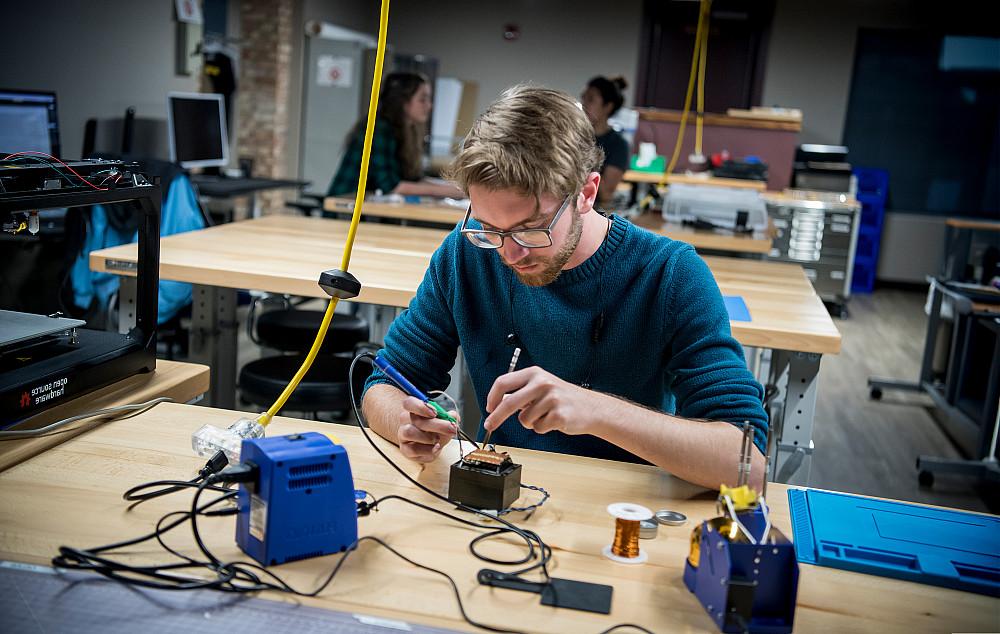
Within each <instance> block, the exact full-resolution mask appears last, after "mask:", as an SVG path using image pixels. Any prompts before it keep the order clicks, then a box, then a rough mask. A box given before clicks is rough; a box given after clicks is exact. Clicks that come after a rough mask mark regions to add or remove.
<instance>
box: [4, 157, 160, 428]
mask: <svg viewBox="0 0 1000 634" xmlns="http://www.w3.org/2000/svg"><path fill="white" fill-rule="evenodd" d="M119 167H128V168H130V169H132V171H133V173H136V172H135V171H134V166H122V165H121V164H119ZM7 169H11V170H13V169H17V170H18V171H19V172H22V173H23V172H24V171H25V170H24V168H4V167H3V166H0V175H4V174H2V173H3V172H4V171H7ZM6 175H8V176H9V174H6ZM160 196H161V194H160V186H159V184H158V183H155V184H151V183H148V182H145V179H144V178H143V182H138V180H133V181H132V184H131V185H128V186H117V187H116V186H111V187H106V188H100V189H96V188H83V187H79V188H78V187H66V188H63V189H43V188H32V189H23V190H21V191H10V190H9V188H8V191H3V192H0V219H6V218H7V217H9V216H12V215H13V214H16V213H19V212H20V213H29V212H32V211H37V210H42V209H59V208H65V207H89V206H93V205H101V204H113V203H129V202H135V203H137V213H140V214H141V216H142V217H141V219H140V222H139V227H138V239H139V240H138V242H139V244H138V248H139V260H138V262H139V264H138V266H137V267H136V271H135V274H136V277H137V280H136V283H137V289H136V290H137V292H136V299H135V325H134V326H133V327H131V328H130V329H129V330H128V332H127V333H125V334H123V335H112V334H111V333H105V332H103V331H101V332H99V331H90V332H89V333H88V332H87V331H86V330H85V329H81V330H82V332H81V333H80V335H83V336H80V337H79V345H80V346H81V347H80V349H79V350H77V351H74V352H73V353H72V354H67V355H65V356H64V357H63V359H64V360H60V359H58V358H57V359H53V358H49V359H45V360H43V361H39V362H38V363H31V364H27V365H24V366H23V367H18V368H16V369H6V370H3V371H0V428H4V427H9V426H11V425H14V424H16V423H18V422H20V421H23V420H24V419H25V418H27V417H29V416H31V415H33V414H36V413H38V412H40V411H43V410H45V409H47V408H49V407H51V406H53V405H56V404H58V403H61V402H63V401H65V400H68V399H69V398H72V397H76V396H79V395H81V394H85V393H87V392H91V391H93V390H96V389H98V388H101V387H104V386H106V385H109V384H111V383H114V382H116V381H119V380H121V379H124V378H126V377H129V376H132V375H135V374H138V373H141V372H152V371H153V370H154V369H155V368H156V325H157V316H158V309H157V294H158V288H159V260H160V200H161V199H160ZM88 335H92V336H90V339H89V341H93V345H91V348H92V351H93V354H90V353H88V345H90V344H88ZM113 336H117V337H119V338H121V339H120V345H118V346H117V347H116V346H115V345H114V343H113V342H111V340H110V338H111V337H113ZM59 384H61V385H60V389H61V391H60V392H58V396H57V397H51V398H46V399H38V398H36V396H35V395H36V394H40V393H41V392H40V391H44V390H45V389H46V386H54V385H59Z"/></svg>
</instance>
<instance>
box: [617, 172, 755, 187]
mask: <svg viewBox="0 0 1000 634" xmlns="http://www.w3.org/2000/svg"><path fill="white" fill-rule="evenodd" d="M662 178H663V174H662V173H660V172H640V171H639V170H626V171H625V175H624V176H623V177H622V180H623V181H625V182H626V183H637V184H638V183H642V184H646V185H655V184H657V183H659V182H660V180H661V179H662ZM666 184H667V185H706V186H710V187H736V188H738V189H754V190H757V191H759V192H762V191H764V189H765V187H766V186H767V183H765V182H764V181H754V180H748V179H745V178H716V177H714V176H688V175H687V174H670V175H669V176H667V183H666Z"/></svg>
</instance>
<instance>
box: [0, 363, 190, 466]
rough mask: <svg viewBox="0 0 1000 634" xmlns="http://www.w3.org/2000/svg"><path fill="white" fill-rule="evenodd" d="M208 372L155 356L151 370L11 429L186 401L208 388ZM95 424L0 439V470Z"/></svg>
mask: <svg viewBox="0 0 1000 634" xmlns="http://www.w3.org/2000/svg"><path fill="white" fill-rule="evenodd" d="M208 374H209V373H208V368H207V367H205V366H203V365H197V364H194V363H178V362H177V361H166V360H163V359H158V360H157V361H156V370H155V371H153V372H150V373H147V374H137V375H135V376H130V377H128V378H127V379H122V380H121V381H118V382H117V383H112V384H111V385H108V386H105V387H103V388H101V389H99V390H95V391H93V392H90V393H88V394H85V395H83V396H80V397H78V398H75V399H72V400H70V401H66V402H65V403H60V404H59V405H56V406H55V407H52V408H50V409H48V410H45V411H44V412H42V413H41V414H39V415H37V416H35V417H33V418H32V419H31V420H30V421H28V422H27V423H24V424H21V425H15V426H14V427H12V428H11V429H12V430H24V429H39V428H41V427H44V426H45V425H48V424H50V423H53V422H55V421H57V420H62V419H64V418H69V417H70V416H76V415H78V414H85V413H87V412H93V411H95V410H99V409H105V408H107V407H117V406H119V405H130V404H132V403H144V402H146V401H149V400H152V399H154V398H158V397H160V396H169V397H170V398H172V399H174V401H176V402H178V403H188V402H190V401H193V400H195V399H198V398H199V397H201V395H202V394H204V393H205V392H207V391H208ZM95 424H97V421H82V422H80V423H74V424H72V425H71V426H70V427H69V428H67V431H63V432H60V433H57V434H52V435H49V436H42V437H39V438H25V439H22V440H4V441H0V471H3V470H4V469H8V468H10V467H12V466H14V465H16V464H18V463H20V462H22V461H24V460H27V459H28V458H31V457H32V456H35V455H38V454H39V453H41V452H43V451H45V450H47V449H50V448H52V447H55V446H56V445H58V444H60V443H63V442H65V441H67V440H69V439H71V438H73V437H74V436H77V435H79V434H81V433H83V432H85V431H87V430H88V429H92V428H93V427H94V426H95ZM112 424H114V423H112Z"/></svg>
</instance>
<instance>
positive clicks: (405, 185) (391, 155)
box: [327, 73, 462, 197]
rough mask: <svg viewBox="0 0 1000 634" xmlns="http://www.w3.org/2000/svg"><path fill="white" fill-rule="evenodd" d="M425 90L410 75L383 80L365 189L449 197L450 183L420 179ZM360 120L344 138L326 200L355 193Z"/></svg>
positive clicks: (421, 80) (422, 81)
mask: <svg viewBox="0 0 1000 634" xmlns="http://www.w3.org/2000/svg"><path fill="white" fill-rule="evenodd" d="M431 103H432V102H431V86H430V83H429V82H428V81H427V78H426V77H424V76H423V75H418V74H416V73H392V74H390V75H389V76H387V77H386V78H385V84H384V85H383V87H382V93H381V95H380V96H379V103H378V112H377V114H376V115H375V130H374V132H373V135H372V152H371V158H370V160H369V162H368V181H367V187H366V189H367V191H371V192H373V191H376V190H380V191H381V192H382V193H383V194H400V195H403V196H455V197H461V196H462V192H461V191H460V190H459V189H458V188H457V187H454V186H452V185H447V184H439V183H432V182H430V181H426V180H422V177H423V169H422V166H421V158H422V156H423V144H424V137H425V135H426V130H427V120H428V119H429V118H430V113H431ZM366 123H367V121H366V119H362V120H361V121H358V123H357V124H356V125H355V126H354V128H353V129H352V130H351V132H350V133H349V134H348V135H347V141H346V145H347V151H346V152H345V153H344V158H343V159H341V161H340V167H339V168H337V173H336V174H335V175H334V177H333V181H332V182H331V183H330V188H329V190H328V191H327V196H339V195H342V194H347V193H353V192H355V191H357V187H358V177H359V175H360V174H361V155H362V148H363V146H364V142H365V124H366Z"/></svg>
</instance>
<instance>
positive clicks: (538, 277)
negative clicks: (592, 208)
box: [507, 213, 583, 286]
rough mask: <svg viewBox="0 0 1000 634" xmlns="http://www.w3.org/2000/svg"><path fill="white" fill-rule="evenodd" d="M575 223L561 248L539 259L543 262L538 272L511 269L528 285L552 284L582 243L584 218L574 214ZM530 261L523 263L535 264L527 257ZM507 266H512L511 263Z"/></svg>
mask: <svg viewBox="0 0 1000 634" xmlns="http://www.w3.org/2000/svg"><path fill="white" fill-rule="evenodd" d="M572 218H573V224H572V225H570V228H569V233H568V234H567V235H566V240H565V241H564V242H563V244H562V246H561V247H559V250H558V251H556V253H555V255H553V256H552V257H549V258H544V259H540V260H538V262H539V263H541V264H542V270H540V271H538V272H537V273H527V274H522V273H518V271H517V269H513V268H512V269H511V270H513V271H514V273H515V274H516V275H517V277H518V279H520V280H521V281H522V282H523V283H525V284H527V285H528V286H545V285H547V284H551V283H552V282H554V281H555V279H556V278H557V277H559V273H560V272H561V271H562V268H563V267H564V266H566V263H567V262H569V259H570V258H571V257H572V256H573V252H574V251H576V246H577V245H578V244H580V236H581V235H582V234H583V219H582V218H580V216H579V215H578V214H576V213H574V214H573V216H572ZM527 260H528V262H524V261H523V260H522V263H523V264H534V262H532V261H531V258H530V257H529V258H527ZM507 266H510V265H509V264H508V265H507Z"/></svg>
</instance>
